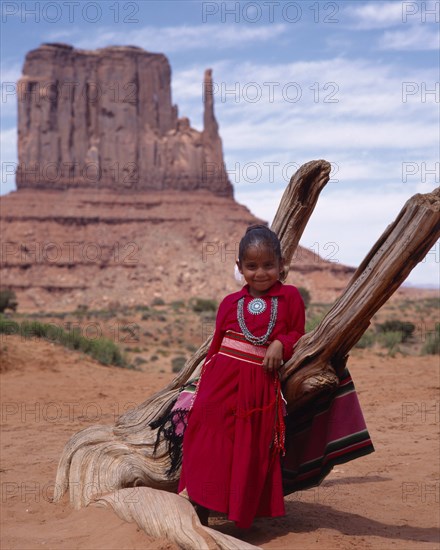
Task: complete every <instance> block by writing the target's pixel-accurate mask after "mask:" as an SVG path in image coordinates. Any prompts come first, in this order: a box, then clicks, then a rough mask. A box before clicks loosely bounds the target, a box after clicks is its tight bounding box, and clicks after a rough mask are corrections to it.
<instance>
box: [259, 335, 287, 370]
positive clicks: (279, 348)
mask: <svg viewBox="0 0 440 550" xmlns="http://www.w3.org/2000/svg"><path fill="white" fill-rule="evenodd" d="M282 362H283V344H282V343H281V342H280V341H279V340H274V341H273V342H272V343H271V344H270V346H269V347H268V348H267V350H266V355H265V356H264V359H263V369H264V370H265V371H266V372H274V371H277V370H278V369H279V368H280V367H281V363H282Z"/></svg>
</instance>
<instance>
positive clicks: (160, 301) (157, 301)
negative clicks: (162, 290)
mask: <svg viewBox="0 0 440 550" xmlns="http://www.w3.org/2000/svg"><path fill="white" fill-rule="evenodd" d="M151 305H152V306H164V305H165V300H164V299H163V298H160V297H159V296H157V297H156V298H153V301H152V302H151Z"/></svg>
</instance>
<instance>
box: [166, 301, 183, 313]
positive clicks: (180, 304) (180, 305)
mask: <svg viewBox="0 0 440 550" xmlns="http://www.w3.org/2000/svg"><path fill="white" fill-rule="evenodd" d="M170 305H171V307H172V308H173V310H174V311H180V310H181V309H182V308H184V307H185V302H184V301H183V300H175V301H174V302H171V304H170Z"/></svg>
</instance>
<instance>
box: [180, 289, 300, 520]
mask: <svg viewBox="0 0 440 550" xmlns="http://www.w3.org/2000/svg"><path fill="white" fill-rule="evenodd" d="M242 296H244V297H245V301H244V308H243V310H244V319H245V322H246V326H247V327H248V329H249V330H250V331H251V332H252V334H254V335H255V336H261V335H263V334H265V332H266V330H267V327H268V324H269V319H270V311H271V298H272V297H273V296H278V315H277V320H276V323H275V326H274V329H273V331H272V334H271V336H270V337H269V342H271V341H273V340H280V341H281V343H282V344H283V359H284V361H287V360H288V359H289V358H290V357H291V355H292V352H293V347H294V345H295V343H296V342H297V340H298V339H299V338H300V337H301V336H302V335H303V334H304V304H303V301H302V299H301V296H300V294H299V292H298V290H297V288H296V287H294V286H290V285H283V284H282V283H281V282H279V281H278V282H277V283H275V284H274V285H273V286H272V288H271V289H270V290H269V291H268V292H267V293H266V294H265V295H264V296H262V298H263V299H264V300H265V302H266V304H267V307H266V309H265V311H263V312H262V313H260V314H258V315H253V314H251V313H249V312H248V310H247V305H248V303H249V302H250V301H251V300H252V299H253V297H252V296H251V295H250V294H249V287H248V285H246V286H245V287H243V288H242V290H241V291H239V292H235V293H234V294H230V295H229V296H227V297H226V298H225V299H224V300H223V301H222V303H221V304H220V307H219V310H218V313H217V320H216V329H215V333H214V338H213V340H212V344H211V346H210V349H209V351H208V355H207V357H206V360H205V364H204V368H203V371H202V376H201V379H200V382H199V387H198V390H197V395H196V398H195V400H194V403H193V406H192V409H191V411H190V413H189V416H188V425H187V428H186V431H185V436H184V440H183V462H182V474H181V478H180V484H179V492H180V491H182V490H183V489H184V488H185V487H186V489H187V491H188V495H189V497H190V499H191V500H192V501H194V502H196V503H198V504H201V505H203V506H205V507H206V508H209V509H210V510H216V511H218V512H223V513H226V514H227V515H228V518H229V519H231V520H233V521H235V522H236V524H237V526H239V527H242V528H247V527H250V526H251V524H252V521H253V519H254V517H256V516H269V517H274V516H282V515H284V513H285V512H284V500H283V487H282V479H281V465H280V455H279V452H277V451H276V448H275V450H274V445H273V442H274V426H275V424H276V414H277V412H276V401H277V391H276V388H277V383H278V375H277V374H276V373H266V372H265V371H264V370H263V367H262V366H261V362H262V358H263V357H264V353H265V347H256V346H253V345H252V344H249V343H247V342H246V341H245V339H244V338H243V335H242V334H241V330H240V327H239V324H238V320H237V302H238V300H239V298H241V297H242Z"/></svg>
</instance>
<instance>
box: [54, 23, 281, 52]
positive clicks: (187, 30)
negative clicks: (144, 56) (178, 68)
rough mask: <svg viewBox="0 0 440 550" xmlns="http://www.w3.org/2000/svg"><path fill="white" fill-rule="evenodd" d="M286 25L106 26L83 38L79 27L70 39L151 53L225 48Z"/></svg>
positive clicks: (274, 34) (276, 33) (277, 32)
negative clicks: (117, 27) (136, 47)
mask: <svg viewBox="0 0 440 550" xmlns="http://www.w3.org/2000/svg"><path fill="white" fill-rule="evenodd" d="M287 30H288V27H287V25H285V24H283V23H279V24H273V25H265V26H263V25H258V26H255V27H240V32H238V31H237V29H236V27H233V26H230V25H209V24H205V25H194V26H190V25H180V26H175V27H161V28H160V29H158V28H156V27H149V26H146V27H143V28H141V29H133V30H131V31H126V30H125V31H119V30H112V29H107V28H100V29H96V31H95V32H94V33H93V34H92V35H90V36H87V38H84V37H83V33H82V31H81V30H80V29H78V31H77V39H76V40H75V38H74V34H73V33H72V31H70V32H69V39H70V40H71V41H72V43H73V44H74V45H75V46H76V47H77V48H83V49H94V48H103V47H105V46H110V45H118V44H136V46H139V47H141V48H145V49H146V50H147V51H153V52H166V53H168V52H176V51H177V52H181V51H186V50H194V49H199V48H209V49H211V50H213V49H221V50H223V49H227V48H232V47H237V46H242V45H246V44H253V43H255V42H262V41H263V42H265V41H269V40H272V39H279V37H280V36H281V35H283V34H285V33H286V31H287ZM59 38H60V33H59V32H55V33H53V34H52V35H49V40H58V39H59Z"/></svg>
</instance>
